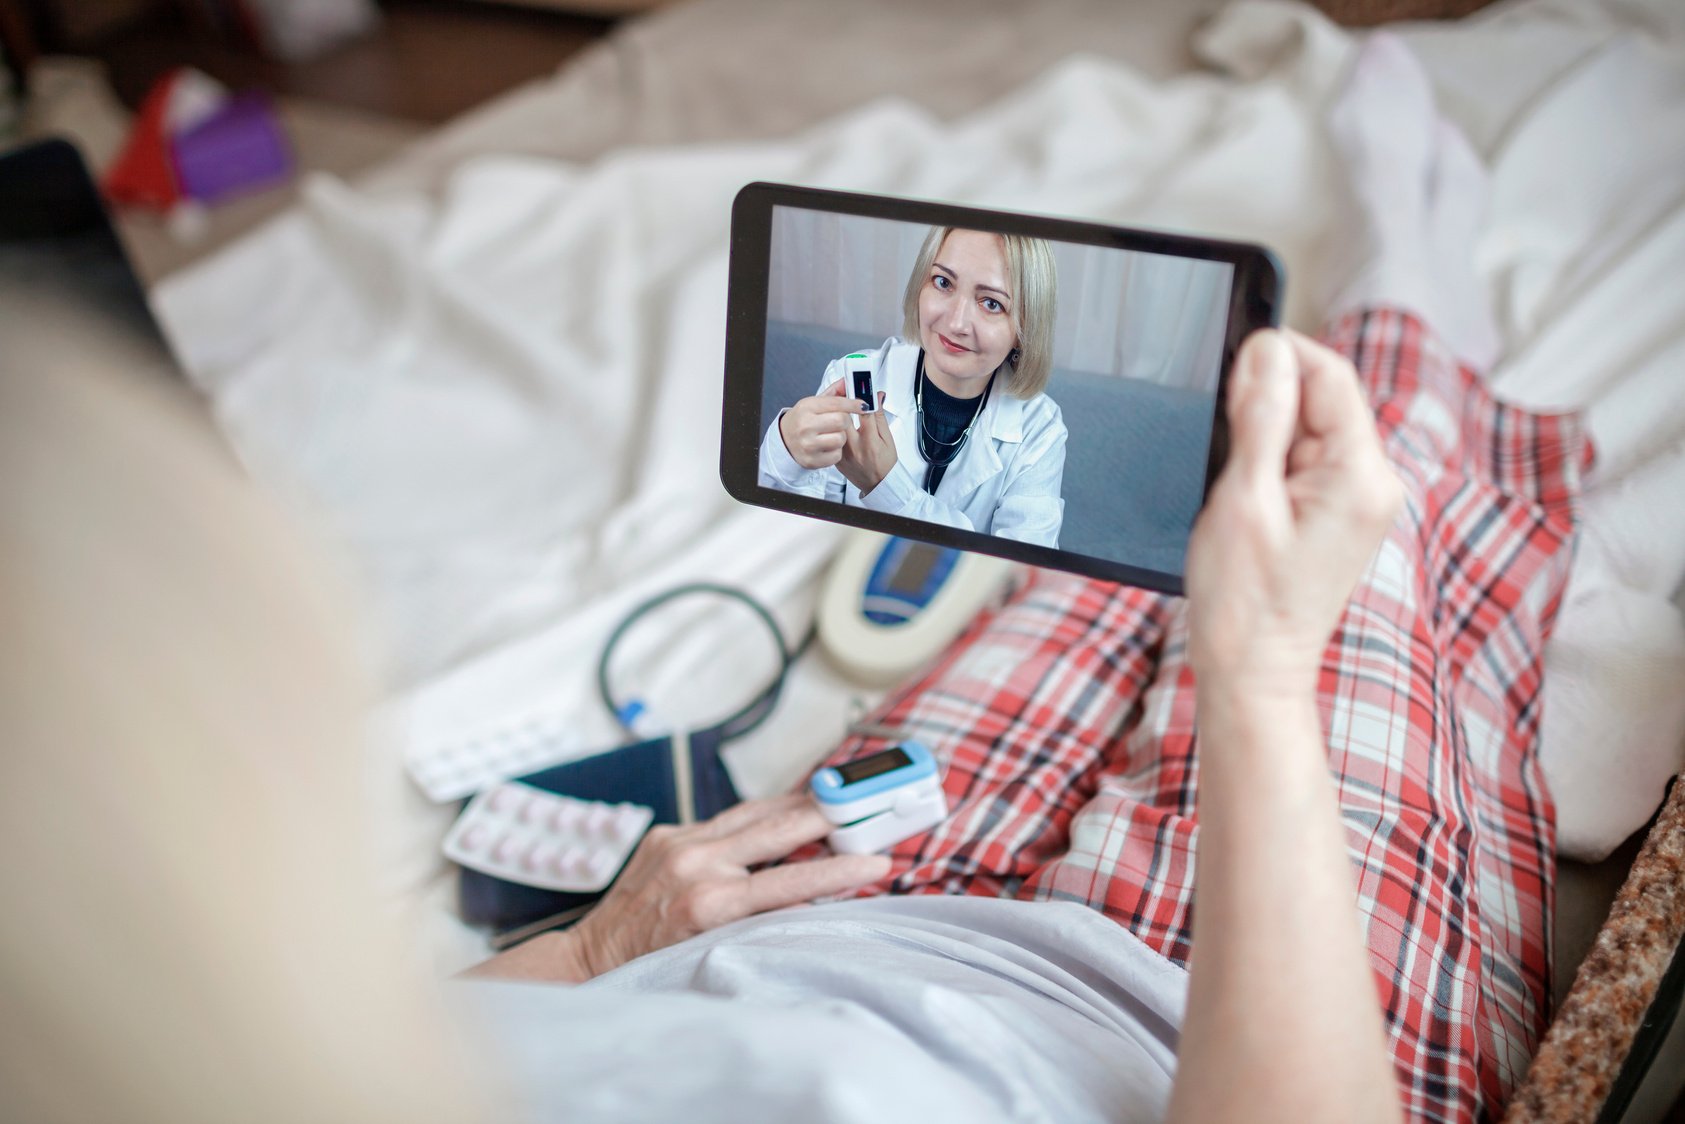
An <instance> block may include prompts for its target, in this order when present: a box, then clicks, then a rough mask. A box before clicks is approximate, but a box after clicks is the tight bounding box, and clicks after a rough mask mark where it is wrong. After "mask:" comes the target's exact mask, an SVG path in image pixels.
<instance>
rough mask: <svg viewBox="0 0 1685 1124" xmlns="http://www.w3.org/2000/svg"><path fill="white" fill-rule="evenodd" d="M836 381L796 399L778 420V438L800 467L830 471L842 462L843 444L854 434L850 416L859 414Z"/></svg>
mask: <svg viewBox="0 0 1685 1124" xmlns="http://www.w3.org/2000/svg"><path fill="white" fill-rule="evenodd" d="M860 409H861V406H860V400H859V399H858V398H853V397H850V396H849V394H848V393H847V390H846V388H845V387H844V386H843V380H842V379H838V380H837V381H836V382H834V383H832V384H831V385H830V386H828V387H826V388H825V389H824V390H822V391H820V392H819V393H818V394H815V395H812V396H811V397H808V398H800V399H797V401H796V404H795V405H794V406H791V407H790V408H789V409H788V410H785V411H784V413H783V414H781V415H780V416H779V418H778V436H780V437H782V438H783V439H784V447H785V448H786V449H788V450H790V455H791V456H792V457H794V458H795V459H796V463H797V464H799V465H801V466H802V467H803V468H809V469H812V468H830V467H831V466H832V465H834V464H836V463H837V462H838V461H839V460H841V459H842V455H843V444H844V442H845V441H846V440H847V438H848V435H850V434H852V433H853V432H854V425H853V423H852V422H850V421H849V417H850V415H853V414H858V413H859V412H860Z"/></svg>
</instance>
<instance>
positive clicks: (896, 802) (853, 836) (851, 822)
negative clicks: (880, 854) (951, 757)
mask: <svg viewBox="0 0 1685 1124" xmlns="http://www.w3.org/2000/svg"><path fill="white" fill-rule="evenodd" d="M807 787H808V791H809V792H810V793H812V794H813V800H814V803H815V804H817V805H818V807H819V812H820V814H821V815H823V816H824V817H825V818H826V819H827V820H828V821H830V822H831V823H833V824H835V825H836V827H835V829H834V830H833V831H832V832H831V834H830V835H828V836H826V840H827V841H828V842H829V843H830V844H831V850H833V851H835V852H837V853H838V854H839V855H865V854H870V853H872V852H873V851H881V850H883V849H884V848H886V847H890V846H893V845H894V844H896V843H899V842H901V840H903V839H906V838H907V837H908V836H910V835H917V834H918V833H919V832H921V831H928V830H930V829H931V828H933V827H935V826H936V825H937V824H939V823H941V822H942V821H943V820H944V819H946V818H947V816H948V801H947V797H946V796H944V795H943V792H942V777H941V774H940V772H939V771H938V770H937V768H936V758H935V757H933V756H931V753H930V750H928V749H926V748H925V747H924V746H922V745H920V744H919V743H918V742H902V743H901V744H900V745H898V746H895V747H894V748H892V749H886V750H883V751H881V752H879V753H872V754H868V755H867V756H865V757H857V758H855V759H854V760H853V761H849V762H845V763H844V764H841V765H831V766H827V767H825V768H823V769H820V770H819V771H818V772H817V773H815V774H813V779H812V780H810V781H808V785H807Z"/></svg>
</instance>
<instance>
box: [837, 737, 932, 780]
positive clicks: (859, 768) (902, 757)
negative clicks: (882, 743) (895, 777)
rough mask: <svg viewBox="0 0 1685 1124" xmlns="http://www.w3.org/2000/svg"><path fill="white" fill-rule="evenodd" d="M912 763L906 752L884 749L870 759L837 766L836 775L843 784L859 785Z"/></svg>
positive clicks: (898, 748) (866, 758)
mask: <svg viewBox="0 0 1685 1124" xmlns="http://www.w3.org/2000/svg"><path fill="white" fill-rule="evenodd" d="M912 763H913V759H912V758H911V757H908V756H907V752H906V750H904V749H901V748H900V747H899V746H898V747H896V748H895V749H886V750H884V751H883V752H882V753H874V754H872V755H871V756H870V757H862V758H860V760H858V761H850V762H849V763H848V764H846V765H838V766H837V774H838V775H839V776H841V777H842V779H843V784H859V783H860V782H861V781H863V780H867V779H868V778H871V777H877V776H882V775H883V774H884V773H890V772H894V771H895V770H896V769H904V768H906V767H907V766H908V765H911V764H912Z"/></svg>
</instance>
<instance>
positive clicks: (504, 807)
mask: <svg viewBox="0 0 1685 1124" xmlns="http://www.w3.org/2000/svg"><path fill="white" fill-rule="evenodd" d="M521 799H522V798H521V794H520V793H519V792H517V791H515V790H514V789H512V788H500V789H498V790H497V791H496V792H493V793H492V794H491V800H490V804H491V810H492V811H494V812H505V813H507V812H512V811H514V810H515V808H516V807H517V806H518V805H519V804H520V803H521Z"/></svg>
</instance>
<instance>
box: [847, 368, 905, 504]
mask: <svg viewBox="0 0 1685 1124" xmlns="http://www.w3.org/2000/svg"><path fill="white" fill-rule="evenodd" d="M883 399H884V392H883V391H881V390H880V391H878V408H877V412H876V413H871V414H861V415H860V428H859V429H852V430H850V431H849V432H848V433H846V434H845V435H844V436H843V449H842V457H841V458H840V459H839V460H838V461H837V470H838V471H839V472H841V473H842V474H843V475H844V476H845V477H847V478H848V482H849V483H850V484H853V485H854V486H855V487H856V488H859V489H860V494H861V495H865V494H866V493H868V492H870V491H871V490H872V489H873V488H876V487H877V486H878V485H879V484H880V483H881V482H882V481H883V478H884V477H885V476H888V475H889V471H890V469H892V468H894V467H895V464H896V461H897V460H898V459H899V458H897V457H896V455H895V438H894V437H892V436H890V433H889V419H888V418H886V417H884V413H883Z"/></svg>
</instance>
